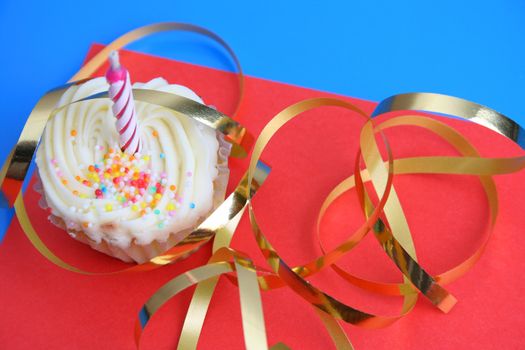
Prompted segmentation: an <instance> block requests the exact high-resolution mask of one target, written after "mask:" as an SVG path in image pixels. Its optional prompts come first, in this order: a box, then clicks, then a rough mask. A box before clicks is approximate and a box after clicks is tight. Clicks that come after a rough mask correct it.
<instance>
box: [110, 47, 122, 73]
mask: <svg viewBox="0 0 525 350" xmlns="http://www.w3.org/2000/svg"><path fill="white" fill-rule="evenodd" d="M109 63H110V65H111V69H113V70H116V69H119V68H120V60H119V56H118V51H111V53H110V54H109Z"/></svg>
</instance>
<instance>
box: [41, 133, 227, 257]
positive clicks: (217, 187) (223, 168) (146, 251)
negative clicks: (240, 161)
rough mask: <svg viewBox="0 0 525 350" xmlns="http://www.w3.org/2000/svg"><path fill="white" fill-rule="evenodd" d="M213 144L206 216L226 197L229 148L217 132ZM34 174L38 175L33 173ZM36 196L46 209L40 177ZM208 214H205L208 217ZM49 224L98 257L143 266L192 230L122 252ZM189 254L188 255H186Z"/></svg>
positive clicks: (53, 218) (56, 220) (57, 219)
mask: <svg viewBox="0 0 525 350" xmlns="http://www.w3.org/2000/svg"><path fill="white" fill-rule="evenodd" d="M217 140H218V141H219V150H218V157H217V170H218V174H217V177H216V178H215V181H214V182H213V186H214V193H213V207H212V210H211V211H210V213H211V212H212V211H213V210H215V209H216V208H217V207H218V206H219V205H220V204H221V203H222V202H223V201H224V198H225V195H226V186H227V185H228V179H229V176H230V169H229V168H228V157H229V156H230V152H231V144H230V143H228V142H227V141H226V140H225V139H224V135H223V134H221V133H219V132H217ZM37 174H38V172H37ZM34 189H35V191H36V192H38V193H40V194H41V196H42V197H41V198H40V200H39V201H38V204H39V206H40V207H41V208H42V209H47V208H49V206H48V204H47V201H46V199H45V192H44V189H43V185H42V181H41V179H40V176H38V175H37V181H36V183H35V185H34ZM208 214H209V213H208ZM205 219H206V217H201V218H199V220H198V221H197V222H196V224H195V227H197V226H198V225H200V223H201V222H203V221H204V220H205ZM49 220H50V221H51V222H52V223H53V224H54V225H56V226H58V227H60V228H61V229H63V230H65V231H67V232H68V234H69V235H70V236H71V237H73V238H75V239H76V240H78V241H80V242H82V243H85V244H88V245H89V246H90V247H91V248H93V249H95V250H98V251H99V252H101V253H104V254H107V255H109V256H112V257H115V258H117V259H120V260H122V261H124V262H136V263H139V264H140V263H143V262H146V261H148V260H151V259H152V258H154V257H156V256H158V255H160V254H162V253H164V252H165V251H167V250H168V249H170V248H172V247H173V246H174V245H176V244H177V243H179V242H180V241H182V240H183V239H184V238H186V237H187V236H188V234H189V233H190V232H191V231H192V229H187V230H182V231H179V232H172V233H170V235H169V236H168V238H167V239H166V240H165V241H153V242H151V243H150V244H146V245H140V244H137V243H136V242H135V241H134V240H133V241H132V242H131V244H130V246H129V247H126V248H122V247H119V246H115V245H113V244H111V242H110V241H108V240H106V239H105V238H102V239H101V240H100V242H95V241H93V240H92V239H90V238H89V237H88V236H87V235H86V234H85V233H84V232H83V231H79V230H73V229H70V228H67V227H66V224H65V222H64V220H63V219H62V218H60V217H59V216H56V215H54V214H50V215H49ZM103 237H104V236H103ZM190 253H191V252H188V254H190Z"/></svg>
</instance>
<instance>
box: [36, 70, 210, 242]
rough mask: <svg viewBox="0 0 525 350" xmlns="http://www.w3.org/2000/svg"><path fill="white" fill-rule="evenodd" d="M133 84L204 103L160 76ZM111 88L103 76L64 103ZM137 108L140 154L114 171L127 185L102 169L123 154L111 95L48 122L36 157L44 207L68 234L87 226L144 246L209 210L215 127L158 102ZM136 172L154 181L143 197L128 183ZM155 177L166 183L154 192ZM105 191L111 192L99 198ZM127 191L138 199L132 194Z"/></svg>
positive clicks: (96, 236)
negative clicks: (116, 181)
mask: <svg viewBox="0 0 525 350" xmlns="http://www.w3.org/2000/svg"><path fill="white" fill-rule="evenodd" d="M133 86H134V87H135V88H143V89H154V90H159V91H165V92H170V93H174V94H178V95H182V96H184V97H186V98H189V99H192V100H194V101H197V102H199V103H202V100H201V99H200V98H199V97H198V96H197V95H196V94H195V93H194V92H193V91H191V90H190V89H188V88H186V87H184V86H181V85H173V84H172V85H170V84H168V83H167V82H166V81H165V80H164V79H162V78H156V79H153V80H151V81H149V82H147V83H144V84H142V83H135V84H134V85H133ZM107 89H108V84H107V83H106V81H105V79H104V78H97V79H93V80H90V81H88V82H86V83H84V84H82V85H78V86H72V87H70V88H69V89H68V90H67V91H66V92H65V93H64V95H63V96H62V98H61V100H60V102H59V106H63V105H65V104H67V103H70V102H72V101H75V100H78V99H81V98H84V97H87V96H89V95H92V94H95V93H99V92H103V91H107ZM136 108H137V109H136V112H137V117H138V120H139V124H140V130H141V138H142V142H143V145H144V149H143V152H142V154H140V155H137V157H133V158H136V159H134V160H133V159H132V158H130V159H131V160H133V161H132V162H131V163H130V164H132V165H130V166H129V168H130V169H129V173H125V169H124V165H125V164H128V163H129V162H130V159H128V158H126V159H124V160H123V159H122V158H120V161H119V162H123V163H122V164H121V168H120V169H116V170H115V169H113V170H114V171H117V172H118V173H119V174H121V176H120V179H121V180H122V181H121V182H127V184H126V186H124V185H121V186H122V187H119V186H117V185H115V186H112V185H111V183H109V184H108V179H109V180H111V179H113V176H114V175H115V173H113V174H110V175H111V176H108V175H106V173H105V172H104V169H110V170H111V166H112V163H115V161H114V159H119V157H122V156H123V153H121V152H120V150H119V148H118V134H117V131H116V128H115V118H114V116H113V115H112V112H111V101H110V100H105V99H100V100H90V101H87V102H82V103H76V104H73V105H70V106H68V107H66V108H64V109H63V110H62V111H60V112H59V113H58V114H57V115H56V116H55V117H54V118H52V119H51V120H50V121H49V122H48V124H47V126H46V129H45V132H44V135H43V136H42V139H41V142H40V146H39V148H38V151H37V156H36V163H37V165H38V171H39V175H40V179H41V181H42V185H43V189H44V195H45V200H46V202H47V205H48V206H49V207H50V208H51V211H52V214H53V215H55V216H58V217H60V218H62V219H63V221H64V223H65V225H66V226H67V228H68V232H74V231H75V230H77V231H83V232H84V233H85V234H86V235H87V236H88V237H89V238H90V239H91V240H93V241H95V242H97V243H98V242H100V241H101V240H105V241H107V242H108V243H110V244H112V245H116V246H118V247H122V248H125V247H128V246H129V244H130V243H131V242H134V243H136V244H139V245H146V244H149V243H151V242H152V241H154V240H157V241H165V240H166V239H167V237H168V236H169V235H170V233H174V232H179V231H182V230H185V229H188V228H192V227H193V226H194V225H195V223H196V222H197V221H198V220H199V218H201V217H203V216H206V214H208V213H209V211H210V210H211V209H212V205H213V204H212V199H213V191H214V188H213V186H214V184H213V182H214V180H215V178H216V177H217V152H218V149H219V142H218V140H217V135H216V132H215V130H213V129H211V128H209V127H207V126H204V125H201V124H200V123H199V122H197V121H194V120H192V119H190V118H188V117H185V116H183V115H179V114H176V113H174V112H172V111H169V110H167V109H165V108H161V107H158V106H155V105H150V104H146V103H141V102H138V101H137V103H136ZM110 151H112V153H110ZM114 157H117V158H114ZM126 162H128V163H126ZM108 163H109V164H108ZM123 164H124V165H123ZM93 169H95V170H93ZM96 172H98V174H96V175H97V176H98V179H99V182H97V181H96V178H97V176H95V173H96ZM134 172H137V173H138V172H140V173H141V174H142V175H144V174H149V178H150V179H151V181H150V183H149V186H148V187H147V188H146V193H145V194H144V195H141V194H140V193H139V192H138V189H137V188H136V186H130V185H129V182H130V181H131V180H132V179H133V178H134V177H133V176H134V175H133V174H134ZM135 178H136V174H135ZM157 182H158V183H161V186H160V187H161V188H160V190H159V191H156V192H153V191H152V192H151V193H149V191H150V190H151V189H152V188H153V187H154V185H155V183H157ZM104 183H106V184H107V185H104ZM130 188H131V189H130ZM101 189H105V190H106V192H105V193H104V195H103V196H99V197H97V194H96V193H97V190H99V192H98V193H99V194H100V191H101ZM131 190H133V191H131ZM153 190H154V188H153ZM126 191H127V192H126ZM125 194H127V195H128V197H130V198H132V199H133V198H135V200H136V201H135V202H133V201H130V200H128V199H129V198H126V197H125ZM135 194H136V195H135ZM150 195H151V197H153V199H154V200H153V203H154V204H155V205H152V201H151V198H150V197H149V196H150ZM137 198H138V200H137ZM122 199H124V200H122ZM69 229H71V230H69Z"/></svg>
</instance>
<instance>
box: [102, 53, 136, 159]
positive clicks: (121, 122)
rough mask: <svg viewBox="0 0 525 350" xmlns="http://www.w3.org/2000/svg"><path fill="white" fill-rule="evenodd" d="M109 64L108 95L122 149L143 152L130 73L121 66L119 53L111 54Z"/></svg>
mask: <svg viewBox="0 0 525 350" xmlns="http://www.w3.org/2000/svg"><path fill="white" fill-rule="evenodd" d="M109 62H110V67H109V69H108V71H107V72H106V79H107V81H108V83H109V92H108V94H109V97H110V98H111V100H113V115H114V116H115V118H117V131H118V133H119V145H120V149H121V150H122V151H123V152H126V153H128V154H135V153H137V152H140V151H141V149H142V142H141V140H140V131H139V126H138V123H137V115H136V113H135V101H134V100H133V94H132V92H131V81H130V78H129V72H128V70H127V69H126V68H125V67H123V66H122V65H121V64H120V62H119V56H118V52H117V51H112V52H111V53H110V55H109Z"/></svg>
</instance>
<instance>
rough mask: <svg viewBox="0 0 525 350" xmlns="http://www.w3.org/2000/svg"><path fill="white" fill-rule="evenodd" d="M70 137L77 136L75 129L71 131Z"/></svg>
mask: <svg viewBox="0 0 525 350" xmlns="http://www.w3.org/2000/svg"><path fill="white" fill-rule="evenodd" d="M71 136H73V137H75V136H77V131H76V130H75V129H73V130H71Z"/></svg>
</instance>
